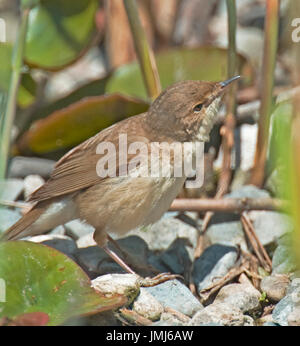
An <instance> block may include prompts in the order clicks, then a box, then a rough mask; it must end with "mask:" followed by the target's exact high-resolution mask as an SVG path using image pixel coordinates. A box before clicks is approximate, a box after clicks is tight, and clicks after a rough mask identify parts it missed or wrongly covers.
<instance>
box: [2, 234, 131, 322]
mask: <svg viewBox="0 0 300 346" xmlns="http://www.w3.org/2000/svg"><path fill="white" fill-rule="evenodd" d="M0 278H1V279H2V282H3V280H4V282H5V286H6V287H5V288H6V294H5V298H6V299H5V302H1V301H0V318H4V319H9V320H11V319H13V320H15V319H17V320H18V316H19V315H23V314H28V313H32V312H39V313H44V314H47V315H48V316H49V321H48V325H59V324H62V323H63V322H64V321H66V320H67V319H68V318H70V317H73V316H78V315H85V314H89V313H94V312H99V311H103V310H108V309H112V308H116V307H118V306H121V305H123V304H124V297H121V296H112V297H109V298H107V297H103V296H101V295H100V294H99V293H97V292H96V291H95V290H94V289H93V288H91V287H90V280H89V278H88V277H87V275H86V274H85V273H84V272H83V271H82V269H81V268H80V267H79V266H78V265H77V264H76V263H75V262H73V261H72V260H71V259H70V258H68V257H67V256H65V255H64V254H62V253H60V252H59V251H57V250H55V249H53V248H50V247H48V246H45V245H41V244H35V243H30V242H26V241H16V242H7V243H0ZM2 300H3V299H2Z"/></svg>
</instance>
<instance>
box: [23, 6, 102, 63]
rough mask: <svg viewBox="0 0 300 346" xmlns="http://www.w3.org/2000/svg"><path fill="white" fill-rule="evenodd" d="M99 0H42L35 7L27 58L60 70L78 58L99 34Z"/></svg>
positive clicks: (26, 50)
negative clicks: (95, 35)
mask: <svg viewBox="0 0 300 346" xmlns="http://www.w3.org/2000/svg"><path fill="white" fill-rule="evenodd" d="M97 7H98V0H85V1H82V0H41V1H40V3H39V4H38V5H37V6H35V7H34V8H32V9H31V11H30V15H29V23H28V32H27V36H26V46H25V60H26V62H27V63H28V64H29V65H32V66H35V67H39V68H42V69H46V70H58V69H61V68H63V67H64V66H66V65H69V64H70V63H72V62H74V61H76V59H78V57H80V56H81V55H82V54H83V52H84V51H85V50H86V49H87V48H88V47H89V45H90V44H91V41H92V38H93V36H94V34H95V20H94V18H95V14H96V11H97Z"/></svg>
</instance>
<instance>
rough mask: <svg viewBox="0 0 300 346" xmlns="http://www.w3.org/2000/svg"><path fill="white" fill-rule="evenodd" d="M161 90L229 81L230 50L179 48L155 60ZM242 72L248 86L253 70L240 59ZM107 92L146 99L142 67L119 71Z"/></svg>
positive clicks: (209, 47) (113, 77)
mask: <svg viewBox="0 0 300 346" xmlns="http://www.w3.org/2000/svg"><path fill="white" fill-rule="evenodd" d="M155 58H156V63H157V66H158V72H159V76H160V80H161V84H162V88H163V89H165V88H166V87H167V86H169V85H171V84H173V83H175V82H178V81H182V80H189V79H191V80H208V81H221V80H225V79H226V78H227V50H226V49H223V48H217V47H212V46H206V47H200V48H192V49H190V48H176V49H170V50H168V51H165V52H162V53H159V54H157V55H156V56H155ZM238 62H239V72H240V74H241V75H242V76H243V77H244V78H243V80H244V82H249V80H251V78H252V75H253V70H252V68H251V66H250V65H249V63H248V62H247V61H246V59H245V58H244V57H243V56H241V55H238ZM106 91H107V92H117V91H118V92H121V93H123V94H127V95H131V96H136V97H141V98H147V93H146V89H145V87H144V82H143V79H142V75H141V71H140V68H139V65H138V64H137V63H136V62H134V63H131V64H127V65H123V66H121V67H120V68H118V69H117V70H116V71H115V72H114V73H113V75H112V77H111V78H110V79H109V81H108V83H107V88H106Z"/></svg>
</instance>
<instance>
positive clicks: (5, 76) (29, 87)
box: [0, 43, 36, 107]
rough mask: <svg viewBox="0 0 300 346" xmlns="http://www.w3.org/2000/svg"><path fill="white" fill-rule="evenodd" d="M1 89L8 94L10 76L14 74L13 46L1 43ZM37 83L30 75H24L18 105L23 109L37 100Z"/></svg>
mask: <svg viewBox="0 0 300 346" xmlns="http://www.w3.org/2000/svg"><path fill="white" fill-rule="evenodd" d="M0 61H1V64H0V89H1V91H3V92H8V89H9V83H10V76H11V72H12V67H11V61H12V45H11V44H10V43H0ZM35 95H36V83H35V81H34V80H33V79H32V77H31V76H30V74H29V73H24V74H23V75H22V80H21V85H20V88H19V95H18V104H19V106H21V107H27V106H29V105H30V104H32V103H33V102H34V100H35Z"/></svg>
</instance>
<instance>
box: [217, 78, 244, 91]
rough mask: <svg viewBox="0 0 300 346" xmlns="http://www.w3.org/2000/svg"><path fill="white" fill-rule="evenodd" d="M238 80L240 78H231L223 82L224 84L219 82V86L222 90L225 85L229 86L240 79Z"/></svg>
mask: <svg viewBox="0 0 300 346" xmlns="http://www.w3.org/2000/svg"><path fill="white" fill-rule="evenodd" d="M240 78H241V76H235V77H232V78H230V79H227V80H225V81H224V82H220V85H221V87H222V88H225V87H227V85H229V84H231V83H232V82H234V81H235V80H237V79H240Z"/></svg>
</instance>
